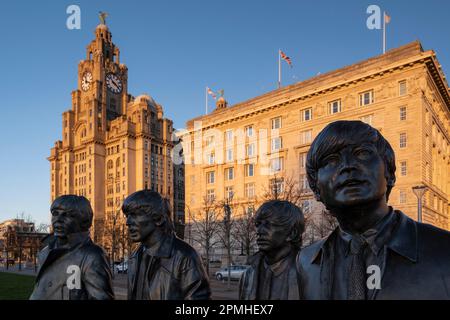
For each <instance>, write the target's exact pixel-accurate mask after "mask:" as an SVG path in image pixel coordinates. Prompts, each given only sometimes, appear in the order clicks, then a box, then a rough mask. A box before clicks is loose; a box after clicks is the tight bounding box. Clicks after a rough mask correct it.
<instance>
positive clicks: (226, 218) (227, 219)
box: [223, 192, 234, 290]
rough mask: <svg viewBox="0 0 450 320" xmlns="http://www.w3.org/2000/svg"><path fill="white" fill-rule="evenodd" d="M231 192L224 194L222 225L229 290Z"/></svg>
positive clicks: (228, 287)
mask: <svg viewBox="0 0 450 320" xmlns="http://www.w3.org/2000/svg"><path fill="white" fill-rule="evenodd" d="M233 195H234V194H233V192H231V193H230V194H228V195H226V196H227V198H226V199H225V202H224V206H223V209H224V213H225V214H224V217H223V223H224V227H225V230H224V231H225V237H226V238H225V242H226V246H227V260H228V279H227V280H228V281H227V289H228V290H230V280H231V241H230V237H231V206H230V203H231V200H232V199H233Z"/></svg>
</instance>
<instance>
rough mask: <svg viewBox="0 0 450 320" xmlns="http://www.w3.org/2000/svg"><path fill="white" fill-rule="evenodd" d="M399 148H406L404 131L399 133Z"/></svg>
mask: <svg viewBox="0 0 450 320" xmlns="http://www.w3.org/2000/svg"><path fill="white" fill-rule="evenodd" d="M400 148H406V133H405V132H403V133H400Z"/></svg>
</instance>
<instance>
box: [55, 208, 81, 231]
mask: <svg viewBox="0 0 450 320" xmlns="http://www.w3.org/2000/svg"><path fill="white" fill-rule="evenodd" d="M80 220H81V219H80V216H79V214H78V213H77V212H76V211H74V210H71V209H64V208H56V209H53V210H52V227H53V232H54V235H55V237H59V238H67V236H68V235H70V234H72V233H78V232H81V221H80Z"/></svg>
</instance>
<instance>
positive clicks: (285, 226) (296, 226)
mask: <svg viewBox="0 0 450 320" xmlns="http://www.w3.org/2000/svg"><path fill="white" fill-rule="evenodd" d="M255 226H256V234H257V240H256V242H257V244H258V247H259V250H260V251H262V252H265V253H269V252H276V251H278V250H280V249H281V248H282V247H285V246H289V245H290V246H292V247H293V248H294V249H300V247H301V245H302V234H303V231H304V229H305V219H304V217H303V213H302V211H301V210H300V208H299V207H297V206H296V205H295V204H293V203H292V202H289V201H285V200H270V201H267V202H265V203H263V204H262V205H261V206H260V207H259V208H258V210H257V211H256V214H255Z"/></svg>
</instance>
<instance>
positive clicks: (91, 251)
mask: <svg viewBox="0 0 450 320" xmlns="http://www.w3.org/2000/svg"><path fill="white" fill-rule="evenodd" d="M80 250H81V251H82V252H83V254H85V255H88V256H92V257H106V252H105V250H104V249H103V248H102V247H100V246H99V245H98V244H96V243H94V242H93V241H92V240H91V239H87V240H86V241H85V242H84V244H83V245H82V246H81V247H80Z"/></svg>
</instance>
